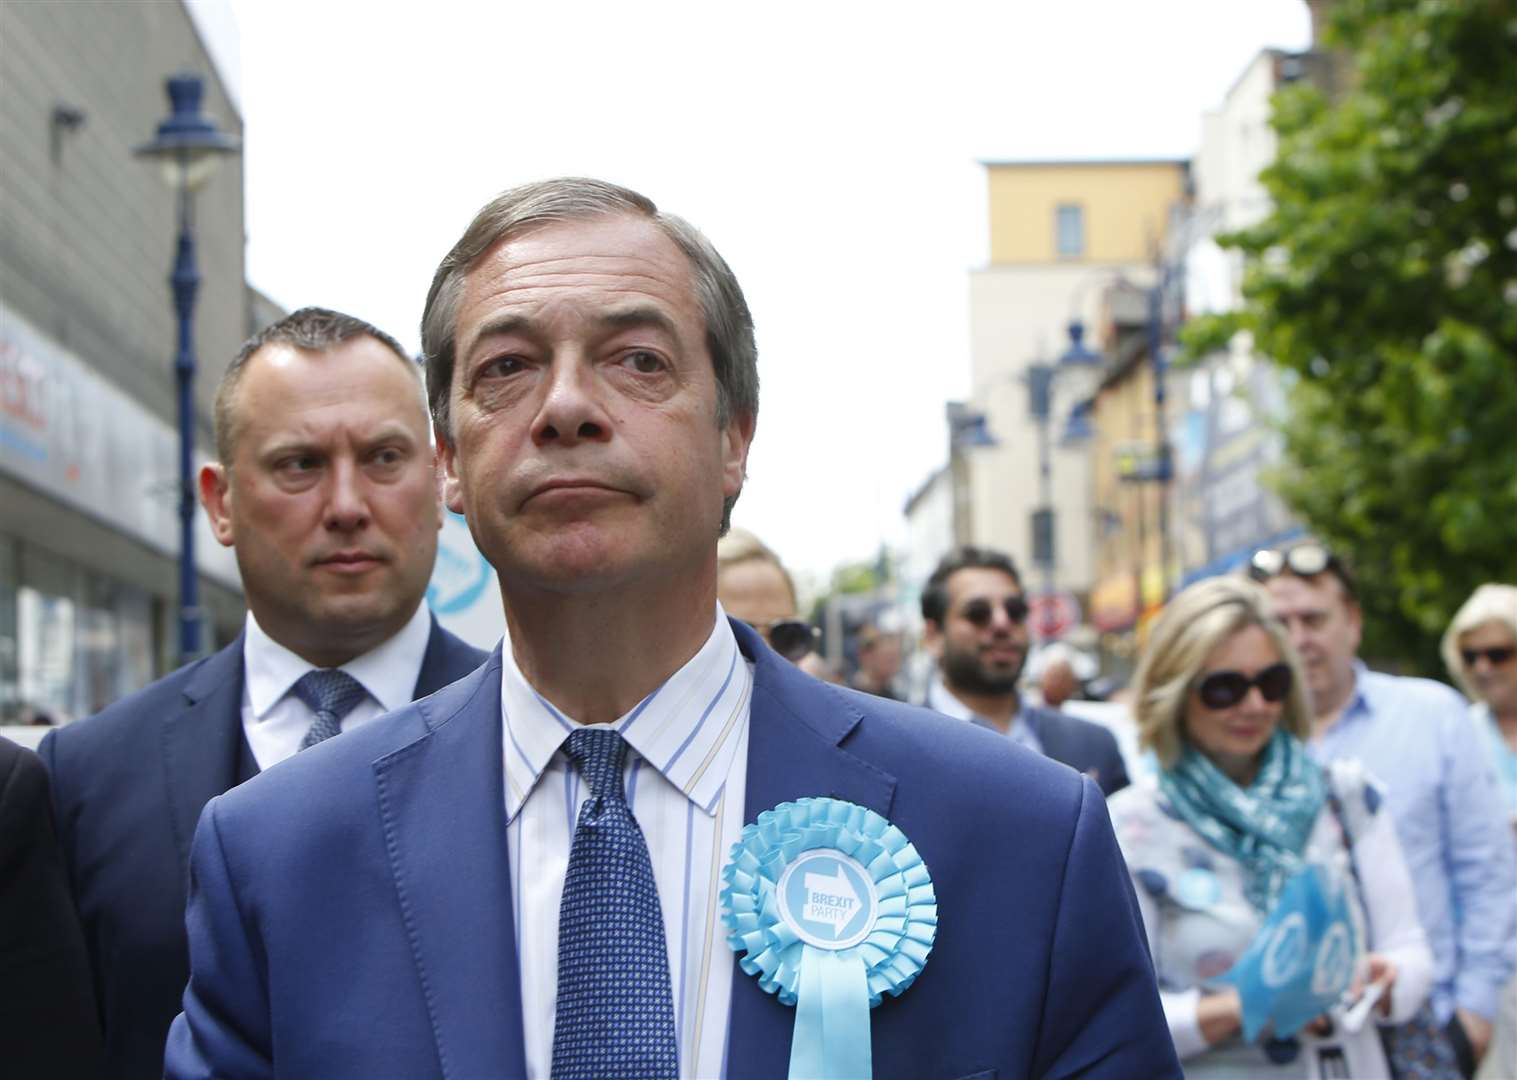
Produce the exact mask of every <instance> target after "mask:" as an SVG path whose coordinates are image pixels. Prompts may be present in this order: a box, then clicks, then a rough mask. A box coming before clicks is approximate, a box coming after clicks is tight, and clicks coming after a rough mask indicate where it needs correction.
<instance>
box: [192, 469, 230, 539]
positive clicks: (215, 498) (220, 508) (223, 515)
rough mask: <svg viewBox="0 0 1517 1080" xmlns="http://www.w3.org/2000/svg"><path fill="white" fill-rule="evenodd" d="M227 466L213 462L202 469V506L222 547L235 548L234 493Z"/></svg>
mask: <svg viewBox="0 0 1517 1080" xmlns="http://www.w3.org/2000/svg"><path fill="white" fill-rule="evenodd" d="M229 479H230V478H229V477H228V476H227V470H226V466H225V465H223V464H221V463H220V462H219V461H213V462H211V463H209V464H207V465H202V466H201V467H200V505H201V506H203V507H205V516H206V517H208V518H210V520H211V532H212V533H213V534H214V535H215V537H216V539H217V541H219V542H220V544H221V546H222V547H231V546H233V544H234V542H235V540H236V534H235V532H234V530H233V528H232V491H231V486H230V483H229Z"/></svg>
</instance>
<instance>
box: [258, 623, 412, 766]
mask: <svg viewBox="0 0 1517 1080" xmlns="http://www.w3.org/2000/svg"><path fill="white" fill-rule="evenodd" d="M431 636H432V613H431V610H430V609H429V608H428V607H427V605H426V604H417V605H416V611H415V612H414V613H413V614H412V615H411V619H410V621H409V622H407V623H406V624H405V626H403V627H401V628H400V630H399V631H398V632H397V633H396V634H395V635H394V636H393V637H391V638H390V639H389V640H388V641H386V642H384V643H383V644H382V645H380V646H378V647H377V648H374V649H371V650H369V651H368V652H366V653H364V654H363V655H362V656H356V657H354V658H353V659H352V660H349V661H348V662H347V663H346V664H343V665H342V669H341V670H343V671H346V672H347V673H348V674H349V675H351V676H353V678H355V679H357V680H358V681H359V682H360V683H361V684H362V685H363V688H364V690H365V691H367V692H368V695H369V696H368V697H366V698H364V699H363V700H362V701H360V702H359V703H358V704H357V705H355V706H354V707H353V711H352V712H350V713H348V715H347V716H345V717H343V719H342V730H343V731H351V730H352V729H353V728H356V727H358V726H359V725H360V724H366V723H368V722H369V721H370V720H373V719H374V718H375V717H376V716H382V715H384V714H385V713H387V712H390V711H391V710H393V709H398V708H400V707H401V706H402V705H407V704H409V703H410V702H411V699H412V697H413V696H414V694H415V692H416V680H417V678H418V677H420V675H421V662H422V659H423V657H425V655H426V652H427V641H428V640H429V639H430V638H431ZM313 670H315V665H314V664H311V663H309V662H308V661H305V660H302V659H301V658H300V657H298V656H296V655H295V654H294V653H292V652H291V651H290V650H289V649H286V648H285V647H284V646H283V645H281V644H279V642H277V641H275V640H274V639H273V638H271V637H269V635H268V634H267V633H265V632H264V630H263V627H261V626H259V625H258V620H257V619H255V618H253V613H252V612H251V611H250V612H248V621H247V631H246V633H245V634H244V635H243V639H242V671H243V680H242V730H243V731H244V732H246V734H247V737H248V746H249V747H250V748H251V749H252V751H253V760H255V761H257V762H258V767H259V768H260V769H267V768H269V767H270V766H271V765H277V764H279V762H281V761H283V760H284V759H285V758H287V757H290V756H292V755H293V754H294V753H295V752H296V751H297V750H299V749H300V740H302V739H304V738H305V734H306V732H307V731H308V730H310V727H311V721H313V720H315V719H316V714H315V713H314V712H312V711H311V707H310V706H309V705H307V704H306V703H305V702H303V701H301V700H300V699H299V698H298V697H296V696H295V695H294V694H292V693H290V691H291V690H292V689H294V686H295V684H296V683H297V682H299V681H300V678H301V676H303V675H304V674H305V673H306V672H308V671H313Z"/></svg>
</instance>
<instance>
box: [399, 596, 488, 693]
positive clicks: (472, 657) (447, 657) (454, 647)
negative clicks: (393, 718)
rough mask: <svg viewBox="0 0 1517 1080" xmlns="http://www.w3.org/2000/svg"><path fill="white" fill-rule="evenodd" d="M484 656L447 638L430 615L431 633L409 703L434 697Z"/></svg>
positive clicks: (478, 662)
mask: <svg viewBox="0 0 1517 1080" xmlns="http://www.w3.org/2000/svg"><path fill="white" fill-rule="evenodd" d="M484 657H485V654H484V653H482V652H478V651H477V650H475V649H473V648H471V647H469V646H467V645H465V644H464V643H463V642H462V641H459V640H458V639H457V638H453V637H451V636H450V635H449V634H448V632H447V631H446V630H444V629H443V628H442V627H441V626H440V625H438V622H437V616H436V615H433V616H432V633H431V635H430V636H429V637H428V638H427V650H426V652H424V653H422V655H421V670H420V671H418V672H417V673H416V687H415V689H414V690H413V691H412V692H411V700H412V701H416V700H417V699H418V698H424V697H426V696H427V695H428V694H435V693H436V692H437V691H439V690H441V689H442V688H443V687H444V686H447V685H448V684H449V683H450V682H453V681H454V680H456V679H461V678H463V677H464V676H465V675H467V674H468V673H469V672H471V671H473V670H474V669H475V668H477V667H479V665H480V662H481V661H482V660H483V659H484Z"/></svg>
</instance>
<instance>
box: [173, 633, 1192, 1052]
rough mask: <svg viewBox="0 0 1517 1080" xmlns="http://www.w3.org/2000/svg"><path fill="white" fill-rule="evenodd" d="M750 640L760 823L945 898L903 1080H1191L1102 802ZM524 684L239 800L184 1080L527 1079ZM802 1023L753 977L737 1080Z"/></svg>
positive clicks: (213, 825) (195, 937)
mask: <svg viewBox="0 0 1517 1080" xmlns="http://www.w3.org/2000/svg"><path fill="white" fill-rule="evenodd" d="M734 630H735V632H736V633H737V634H738V639H739V644H740V645H741V647H742V649H743V652H744V653H745V654H746V655H748V656H749V657H750V658H752V659H753V660H754V661H755V673H754V674H755V680H754V691H753V698H752V713H751V717H752V720H751V727H750V731H749V748H748V780H747V800H746V802H747V806H746V820H748V821H752V820H753V819H754V817H755V816H756V815H757V814H758V812H760V811H762V810H765V809H768V808H769V807H772V806H774V805H776V804H778V803H781V802H784V801H786V800H789V799H795V798H799V797H802V796H806V795H830V796H833V797H836V798H840V799H846V800H849V801H851V802H855V803H859V804H861V805H863V806H867V807H869V808H870V809H873V810H875V811H877V812H878V813H881V814H883V815H885V816H886V817H888V818H890V820H892V821H893V822H894V823H895V824H897V825H898V826H900V828H901V829H902V830H903V831H904V832H905V833H906V835H907V836H908V837H909V838H910V839H911V840H912V842H913V843H914V844H915V845H916V847H917V850H918V851H919V852H920V853H921V855H922V857H923V859H924V860H925V861H926V863H927V866H928V868H929V870H930V872H931V874H932V878H933V882H934V884H935V886H936V890H937V896H938V903H939V920H940V921H939V929H938V938H937V943H936V945H935V946H934V949H933V953H932V956H931V958H930V959H929V960H928V962H927V967H926V970H925V971H924V973H923V974H922V976H921V977H920V978H919V979H918V980H917V981H916V983H915V984H914V985H913V986H911V987H910V989H908V990H907V991H906V992H905V994H904V995H902V996H901V997H900V998H898V999H887V1000H886V1001H885V1002H884V1003H883V1004H881V1005H880V1007H879V1008H877V1009H875V1010H874V1012H873V1014H872V1029H873V1052H874V1067H875V1076H876V1077H902V1078H907V1077H909V1078H912V1080H917V1078H922V1077H967V1076H974V1077H993V1076H1000V1077H1022V1076H1049V1077H1054V1076H1074V1075H1080V1076H1094V1077H1112V1078H1118V1077H1120V1078H1122V1080H1128V1078H1131V1077H1140V1076H1141V1077H1156V1076H1179V1075H1180V1073H1179V1067H1178V1064H1177V1063H1176V1060H1175V1056H1174V1049H1173V1046H1172V1045H1171V1043H1170V1040H1169V1034H1168V1029H1167V1027H1166V1025H1165V1022H1164V1015H1163V1012H1162V1010H1161V1008H1160V1006H1159V999H1158V993H1157V990H1156V987H1155V984H1154V975H1153V969H1152V965H1151V964H1150V961H1149V957H1148V954H1147V951H1146V945H1145V943H1144V942H1145V939H1144V936H1143V927H1142V924H1141V922H1140V918H1139V915H1138V910H1137V905H1136V902H1135V900H1134V897H1133V894H1132V889H1131V886H1130V884H1129V882H1128V876H1127V873H1126V870H1125V868H1124V866H1123V863H1122V860H1121V856H1120V855H1119V854H1118V851H1117V846H1116V843H1115V840H1114V839H1113V836H1112V831H1111V826H1110V824H1109V822H1108V820H1107V817H1106V810H1105V804H1104V803H1103V801H1102V799H1101V795H1100V792H1099V791H1098V790H1097V789H1096V787H1095V785H1094V784H1092V783H1090V782H1089V781H1088V780H1087V779H1085V778H1084V777H1081V776H1079V775H1077V774H1076V773H1073V772H1071V771H1070V770H1068V769H1066V768H1063V767H1062V766H1059V765H1056V764H1053V763H1051V762H1048V761H1046V760H1044V759H1042V758H1040V757H1038V756H1036V755H1033V754H1028V753H1026V752H1025V751H1018V750H1016V749H1014V748H1012V747H1010V746H1008V745H1006V743H1005V740H1003V739H999V738H996V737H993V736H991V735H989V734H987V733H986V732H983V731H980V730H978V729H977V728H975V727H973V726H972V725H969V724H964V723H961V722H958V721H953V720H948V719H945V718H943V717H940V716H937V715H936V714H933V713H929V712H926V711H925V710H920V709H915V708H912V707H909V706H905V705H900V704H897V703H895V702H891V701H886V700H884V699H880V698H873V697H867V696H865V695H863V694H857V693H854V692H852V691H847V690H842V689H839V688H836V687H831V686H827V685H824V684H822V683H819V682H817V681H816V680H814V679H812V678H810V677H809V676H807V675H804V674H802V673H801V672H800V671H799V670H798V669H796V668H795V667H793V666H792V665H790V664H788V663H787V662H785V661H783V660H781V659H779V658H778V657H776V656H775V654H774V653H772V652H770V651H769V650H768V649H767V648H766V647H765V646H763V645H762V644H761V643H760V641H759V640H758V638H757V637H756V636H755V635H754V634H753V633H752V632H751V631H750V630H749V629H748V628H747V627H745V626H742V625H741V624H734ZM500 680H501V668H500V657H499V654H498V653H497V654H496V656H494V657H492V659H491V661H490V662H489V663H488V664H487V665H486V666H485V667H483V668H481V669H480V670H479V671H477V672H475V673H474V674H473V675H471V676H469V677H468V678H467V679H464V680H462V681H461V682H459V683H456V684H454V685H453V686H450V687H448V688H447V689H446V690H444V691H442V692H441V693H439V694H435V695H433V696H432V697H430V698H427V699H425V700H423V701H419V702H417V703H415V704H414V705H411V706H409V707H408V708H405V709H402V710H400V711H398V712H396V713H393V714H391V715H390V716H388V717H386V718H384V719H383V720H380V721H376V722H375V723H373V724H370V725H367V726H365V727H364V728H362V729H360V730H358V731H355V732H353V733H352V734H350V735H347V736H344V737H343V738H342V739H335V740H332V741H331V742H329V743H325V744H323V745H321V746H319V747H316V748H314V749H312V750H310V751H308V752H306V753H304V754H301V755H299V756H297V757H296V758H294V759H292V760H291V761H290V762H288V763H286V764H284V765H282V766H281V767H280V768H278V769H274V770H271V771H270V772H268V773H266V774H264V775H263V776H260V777H258V778H257V779H255V780H253V781H251V782H250V783H248V784H245V785H243V786H241V787H239V788H237V789H235V790H233V791H231V792H228V793H227V794H226V795H223V796H221V797H220V798H218V799H215V800H213V801H212V802H211V804H210V806H209V807H207V809H206V813H205V815H204V816H203V818H202V819H201V823H200V829H199V831H198V832H197V834H196V837H195V849H194V857H193V871H192V873H193V881H192V886H191V900H190V910H189V919H188V925H189V933H190V955H191V965H192V975H191V978H190V985H189V988H188V989H187V990H186V992H185V1014H184V1015H183V1016H181V1017H179V1018H178V1019H177V1020H175V1022H174V1028H173V1031H172V1033H171V1034H170V1037H169V1046H168V1057H167V1067H168V1075H169V1076H170V1077H176V1078H178V1077H205V1076H212V1075H214V1076H218V1077H257V1076H269V1075H272V1074H275V1073H277V1074H279V1075H282V1076H320V1077H326V1078H334V1077H376V1076H384V1077H391V1076H394V1077H401V1076H403V1077H407V1078H410V1080H420V1078H424V1077H436V1076H445V1077H457V1078H463V1080H483V1078H497V1077H517V1076H521V1075H523V1073H524V1071H525V1067H524V1059H523V1049H522V1019H521V1017H522V1012H521V992H520V986H519V985H518V981H517V957H516V941H515V935H514V933H513V930H512V926H513V918H512V913H511V889H510V873H509V869H508V865H507V847H506V822H505V799H504V789H503V786H502V785H503V779H502V772H501V769H502V764H501V738H502V732H501V722H500V705H499V703H500ZM523 932H524V933H532V932H534V931H533V929H532V928H531V927H523ZM733 962H734V964H735V963H736V958H735V957H734V959H733ZM794 1017H795V1012H794V1010H793V1009H790V1008H787V1007H786V1006H784V1005H781V1004H780V1003H779V1002H778V1001H777V1000H776V999H775V998H774V997H773V996H771V995H769V994H766V993H764V992H763V991H762V990H761V989H760V988H759V986H758V984H757V982H756V981H755V980H754V979H752V978H751V977H749V976H746V975H743V974H742V973H741V972H740V971H739V972H738V973H737V974H736V975H735V979H734V985H733V990H732V1009H731V1019H730V1026H729V1035H728V1039H729V1046H728V1054H727V1060H728V1075H729V1076H730V1077H736V1078H746V1077H755V1078H766V1080H767V1078H773V1077H782V1076H784V1075H785V1074H786V1069H787V1066H788V1061H789V1056H790V1039H791V1033H792V1030H793V1024H794Z"/></svg>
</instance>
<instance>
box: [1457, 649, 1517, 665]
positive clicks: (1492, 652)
mask: <svg viewBox="0 0 1517 1080" xmlns="http://www.w3.org/2000/svg"><path fill="white" fill-rule="evenodd" d="M1482 656H1483V657H1485V658H1486V659H1487V660H1489V661H1490V662H1491V667H1500V666H1501V665H1502V664H1504V663H1506V662H1507V661H1508V660H1510V659H1511V658H1512V657H1514V656H1517V647H1513V646H1511V645H1497V646H1496V647H1495V648H1494V649H1460V650H1459V658H1460V659H1461V660H1463V661H1464V666H1465V667H1474V666H1475V661H1476V660H1479V659H1480V658H1481V657H1482Z"/></svg>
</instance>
